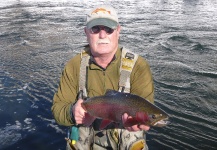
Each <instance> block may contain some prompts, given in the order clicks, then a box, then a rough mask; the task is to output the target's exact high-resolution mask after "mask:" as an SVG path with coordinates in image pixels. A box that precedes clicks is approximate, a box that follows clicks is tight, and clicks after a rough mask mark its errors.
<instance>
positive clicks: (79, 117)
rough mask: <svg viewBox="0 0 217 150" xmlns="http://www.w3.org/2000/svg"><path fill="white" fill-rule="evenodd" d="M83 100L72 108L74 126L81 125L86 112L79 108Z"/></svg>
mask: <svg viewBox="0 0 217 150" xmlns="http://www.w3.org/2000/svg"><path fill="white" fill-rule="evenodd" d="M83 101H84V100H82V99H79V100H78V101H77V102H76V103H75V105H74V106H73V108H72V111H73V115H74V118H75V122H76V124H83V122H84V119H85V114H86V111H85V110H84V109H83V107H82V106H81V103H83Z"/></svg>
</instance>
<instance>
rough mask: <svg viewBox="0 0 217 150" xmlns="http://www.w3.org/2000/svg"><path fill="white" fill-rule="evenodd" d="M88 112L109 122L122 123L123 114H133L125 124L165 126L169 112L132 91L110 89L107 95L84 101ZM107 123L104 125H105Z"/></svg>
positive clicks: (83, 104)
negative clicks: (123, 91) (124, 91)
mask: <svg viewBox="0 0 217 150" xmlns="http://www.w3.org/2000/svg"><path fill="white" fill-rule="evenodd" d="M82 107H83V108H84V109H85V110H86V111H87V113H88V114H89V115H91V116H94V117H96V118H100V119H103V120H104V121H105V122H106V124H109V122H116V123H122V120H121V118H122V115H123V114H124V113H127V114H128V115H129V116H132V118H131V119H129V120H128V121H127V122H126V124H124V126H125V127H126V126H132V125H135V124H146V125H149V126H159V127H161V126H165V125H167V124H168V121H167V120H168V118H169V116H168V114H167V113H166V112H164V111H163V110H162V109H160V108H159V107H157V106H156V105H154V104H152V103H150V102H149V101H148V100H146V99H144V98H142V97H140V96H138V95H134V94H131V93H122V92H117V91H114V90H108V91H107V92H106V94H105V95H102V96H96V97H92V98H89V99H87V100H86V101H84V102H83V103H82ZM104 126H106V125H103V127H104Z"/></svg>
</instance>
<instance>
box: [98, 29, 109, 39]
mask: <svg viewBox="0 0 217 150" xmlns="http://www.w3.org/2000/svg"><path fill="white" fill-rule="evenodd" d="M106 36H107V33H106V31H105V30H104V29H103V30H100V32H99V38H102V39H103V38H106Z"/></svg>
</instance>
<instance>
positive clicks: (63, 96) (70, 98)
mask: <svg viewBox="0 0 217 150" xmlns="http://www.w3.org/2000/svg"><path fill="white" fill-rule="evenodd" d="M77 62H78V61H77ZM77 62H76V61H70V62H68V63H67V64H66V66H65V68H64V70H63V72H62V76H61V78H60V84H59V87H58V91H57V92H56V93H55V95H54V98H53V105H52V108H51V110H52V113H53V116H54V118H55V120H56V122H57V123H58V124H60V125H64V126H70V125H72V124H73V121H72V120H73V119H72V111H71V107H72V104H73V103H74V102H75V100H76V95H77V91H78V78H77V75H76V74H77V72H79V71H78V70H77V68H78V67H75V66H76V65H79V64H76V63H77Z"/></svg>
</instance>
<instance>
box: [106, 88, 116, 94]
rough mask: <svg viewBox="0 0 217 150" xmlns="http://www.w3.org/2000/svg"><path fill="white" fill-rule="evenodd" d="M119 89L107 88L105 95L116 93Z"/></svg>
mask: <svg viewBox="0 0 217 150" xmlns="http://www.w3.org/2000/svg"><path fill="white" fill-rule="evenodd" d="M117 93H118V91H115V90H111V89H107V90H106V93H105V95H116V94H117Z"/></svg>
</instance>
